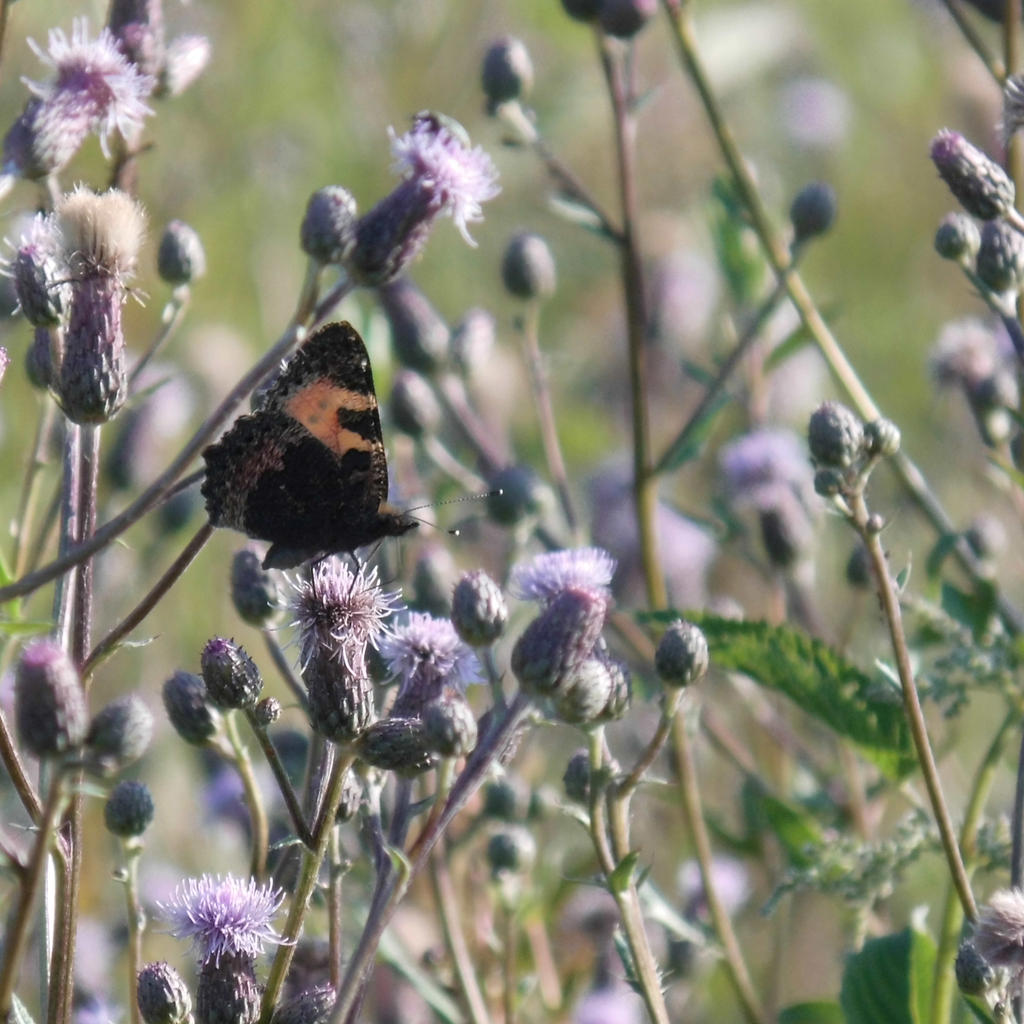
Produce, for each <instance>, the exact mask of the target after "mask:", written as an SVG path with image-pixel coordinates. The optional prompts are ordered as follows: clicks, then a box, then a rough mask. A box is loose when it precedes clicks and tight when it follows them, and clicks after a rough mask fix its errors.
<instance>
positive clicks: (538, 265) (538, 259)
mask: <svg viewBox="0 0 1024 1024" xmlns="http://www.w3.org/2000/svg"><path fill="white" fill-rule="evenodd" d="M557 276H558V275H557V271H556V270H555V257H554V256H553V255H552V252H551V250H550V249H549V248H548V243H547V242H545V241H544V239H543V238H541V236H540V235H535V234H532V233H531V232H529V231H523V232H520V233H519V234H518V235H514V236H513V237H512V239H511V241H510V242H509V243H508V246H507V247H506V248H505V255H504V256H503V257H502V261H501V279H502V281H503V282H504V284H505V288H506V289H507V290H508V292H509V294H511V295H514V296H515V297H516V298H517V299H546V298H549V297H550V296H551V295H553V294H554V291H555V284H556V282H557Z"/></svg>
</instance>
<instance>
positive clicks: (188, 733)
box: [163, 671, 218, 746]
mask: <svg viewBox="0 0 1024 1024" xmlns="http://www.w3.org/2000/svg"><path fill="white" fill-rule="evenodd" d="M163 698H164V708H165V709H166V711H167V717H168V718H169V719H170V722H171V725H173V726H174V729H175V732H177V734H178V735H179V736H180V737H181V738H182V739H183V740H184V741H185V742H186V743H191V744H193V745H194V746H202V745H203V744H204V743H206V742H207V740H209V739H211V738H212V737H213V735H214V734H215V733H216V732H217V727H218V718H217V715H216V712H215V711H214V710H213V709H212V708H211V707H210V704H209V701H208V699H207V693H206V683H204V682H203V680H202V679H201V678H200V677H199V676H197V675H193V674H192V673H191V672H182V671H178V672H175V673H174V675H173V676H171V678H170V679H168V680H167V682H165V683H164V689H163Z"/></svg>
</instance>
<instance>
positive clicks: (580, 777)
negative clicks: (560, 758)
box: [562, 750, 590, 804]
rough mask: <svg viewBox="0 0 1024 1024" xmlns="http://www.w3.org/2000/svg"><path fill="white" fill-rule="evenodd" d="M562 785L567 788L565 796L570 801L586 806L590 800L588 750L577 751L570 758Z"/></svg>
mask: <svg viewBox="0 0 1024 1024" xmlns="http://www.w3.org/2000/svg"><path fill="white" fill-rule="evenodd" d="M562 785H563V786H564V787H565V795H566V796H567V797H568V798H569V799H570V800H573V801H575V802H576V803H578V804H585V803H587V802H588V801H589V800H590V755H589V754H588V753H587V752H586V750H577V751H576V753H575V754H573V755H572V757H570V758H569V763H568V764H567V765H566V766H565V772H564V774H563V775H562Z"/></svg>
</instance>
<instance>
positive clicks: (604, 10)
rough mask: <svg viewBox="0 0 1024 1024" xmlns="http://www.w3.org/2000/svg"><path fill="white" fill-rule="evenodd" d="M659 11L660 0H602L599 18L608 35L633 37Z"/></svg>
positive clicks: (620, 37) (598, 13) (598, 12)
mask: <svg viewBox="0 0 1024 1024" xmlns="http://www.w3.org/2000/svg"><path fill="white" fill-rule="evenodd" d="M657 11H658V0H602V2H601V6H600V7H599V8H598V11H597V19H598V21H599V22H600V23H601V28H603V29H604V30H605V32H607V33H608V35H610V36H616V37H618V38H619V39H631V38H632V37H633V36H635V35H636V34H637V32H639V31H640V29H642V28H643V27H644V25H646V24H647V22H649V21H650V20H651V18H653V17H654V15H655V14H656V13H657Z"/></svg>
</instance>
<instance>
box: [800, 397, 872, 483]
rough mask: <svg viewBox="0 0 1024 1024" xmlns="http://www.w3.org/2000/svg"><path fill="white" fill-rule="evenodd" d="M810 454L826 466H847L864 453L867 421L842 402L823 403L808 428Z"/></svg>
mask: <svg viewBox="0 0 1024 1024" xmlns="http://www.w3.org/2000/svg"><path fill="white" fill-rule="evenodd" d="M807 443H808V445H809V447H810V449H811V457H812V458H813V459H814V461H815V462H816V463H817V464H818V465H819V466H822V467H824V468H834V469H846V468H848V467H849V466H852V465H853V463H854V462H856V461H857V460H858V459H859V458H861V456H862V455H863V454H864V452H865V438H864V423H863V421H862V420H861V418H860V417H859V416H858V415H857V414H856V413H854V412H852V411H851V410H850V409H848V408H847V407H846V406H845V405H841V404H840V403H839V402H822V404H821V405H819V406H818V408H817V409H815V410H814V412H813V413H811V419H810V422H809V424H808V427H807Z"/></svg>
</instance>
